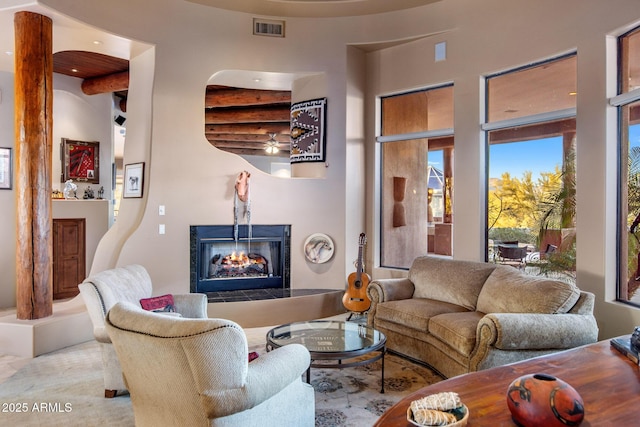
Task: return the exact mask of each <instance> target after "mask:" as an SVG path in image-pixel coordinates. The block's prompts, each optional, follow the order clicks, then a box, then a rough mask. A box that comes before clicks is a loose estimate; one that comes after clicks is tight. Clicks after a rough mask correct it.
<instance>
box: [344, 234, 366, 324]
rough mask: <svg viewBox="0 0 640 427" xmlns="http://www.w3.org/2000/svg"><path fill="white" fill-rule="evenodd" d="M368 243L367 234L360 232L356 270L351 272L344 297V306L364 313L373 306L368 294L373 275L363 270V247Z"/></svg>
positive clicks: (355, 311) (352, 310)
mask: <svg viewBox="0 0 640 427" xmlns="http://www.w3.org/2000/svg"><path fill="white" fill-rule="evenodd" d="M366 243H367V236H366V235H365V234H364V233H360V238H359V239H358V245H359V247H358V261H356V271H355V272H353V273H351V274H349V277H348V278H347V282H348V287H347V291H346V292H345V293H344V295H343V297H342V304H343V305H344V307H345V308H346V309H347V310H349V311H351V312H354V313H364V312H365V311H367V310H369V307H370V306H371V300H370V299H369V297H368V296H367V286H368V285H369V282H370V281H371V277H370V276H369V275H368V274H367V273H365V272H364V271H363V270H364V263H363V262H362V248H363V247H364V245H365V244H366Z"/></svg>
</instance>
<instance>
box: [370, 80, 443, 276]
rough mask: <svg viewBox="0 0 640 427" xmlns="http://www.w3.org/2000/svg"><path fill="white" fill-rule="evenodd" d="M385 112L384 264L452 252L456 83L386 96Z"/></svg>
mask: <svg viewBox="0 0 640 427" xmlns="http://www.w3.org/2000/svg"><path fill="white" fill-rule="evenodd" d="M381 116H382V119H381V123H382V129H381V136H380V137H379V138H378V142H379V143H380V144H381V158H382V164H381V183H382V184H381V188H380V200H381V206H380V209H381V215H380V218H381V245H380V247H381V253H380V264H381V266H383V267H392V268H409V267H410V265H411V263H412V262H413V260H414V259H415V258H416V257H417V256H421V255H425V254H427V253H428V252H431V253H437V254H441V255H451V254H452V246H451V236H452V226H453V224H452V223H453V206H452V203H451V201H452V195H453V136H452V135H453V86H443V87H438V88H434V89H429V90H421V91H416V92H410V93H405V94H401V95H394V96H388V97H384V98H382V100H381Z"/></svg>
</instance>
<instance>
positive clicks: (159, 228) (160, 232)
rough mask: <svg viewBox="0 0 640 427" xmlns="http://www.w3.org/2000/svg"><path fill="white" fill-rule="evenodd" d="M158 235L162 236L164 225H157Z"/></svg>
mask: <svg viewBox="0 0 640 427" xmlns="http://www.w3.org/2000/svg"><path fill="white" fill-rule="evenodd" d="M158 234H164V224H160V225H158Z"/></svg>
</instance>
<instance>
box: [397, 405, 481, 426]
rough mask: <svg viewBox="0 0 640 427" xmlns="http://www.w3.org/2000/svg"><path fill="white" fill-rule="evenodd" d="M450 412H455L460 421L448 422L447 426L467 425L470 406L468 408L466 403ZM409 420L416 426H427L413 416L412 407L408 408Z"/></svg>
mask: <svg viewBox="0 0 640 427" xmlns="http://www.w3.org/2000/svg"><path fill="white" fill-rule="evenodd" d="M448 412H451V413H453V414H454V415H455V416H456V419H457V420H458V421H456V422H455V423H451V424H447V426H446V427H464V426H466V425H467V421H469V408H467V407H466V405H462V406H460V407H458V408H456V409H454V410H452V411H448ZM407 421H409V422H410V423H411V424H413V425H414V426H418V427H425V426H424V425H423V424H419V423H418V422H416V420H415V419H414V418H413V411H412V410H411V408H407Z"/></svg>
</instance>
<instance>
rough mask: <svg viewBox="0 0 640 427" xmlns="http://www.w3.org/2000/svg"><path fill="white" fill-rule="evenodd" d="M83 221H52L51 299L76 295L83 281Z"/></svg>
mask: <svg viewBox="0 0 640 427" xmlns="http://www.w3.org/2000/svg"><path fill="white" fill-rule="evenodd" d="M85 247H86V243H85V219H84V218H71V219H54V220H53V299H62V298H70V297H73V296H76V295H78V293H79V290H78V284H79V283H81V282H82V281H83V280H84V279H85V272H86V271H85V270H86V268H85V256H86V255H85Z"/></svg>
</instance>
